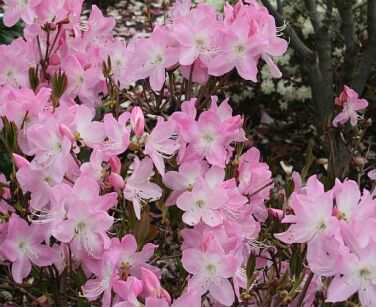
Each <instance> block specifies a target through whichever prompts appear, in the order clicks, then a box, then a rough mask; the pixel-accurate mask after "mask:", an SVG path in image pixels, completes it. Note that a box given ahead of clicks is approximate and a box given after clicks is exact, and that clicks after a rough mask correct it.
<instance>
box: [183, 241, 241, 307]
mask: <svg viewBox="0 0 376 307" xmlns="http://www.w3.org/2000/svg"><path fill="white" fill-rule="evenodd" d="M182 263H183V267H184V269H185V270H187V271H188V273H190V274H193V277H192V278H191V279H190V280H189V281H188V289H189V290H190V291H197V292H198V293H199V294H201V295H203V294H204V293H205V292H206V291H209V293H210V294H211V295H212V296H213V297H214V298H215V299H216V300H217V301H218V302H220V303H221V304H223V305H225V306H231V305H232V304H233V302H234V298H235V295H234V290H233V288H232V286H231V283H230V282H229V280H228V278H230V277H233V276H234V275H235V272H236V269H237V267H238V261H237V259H236V258H235V257H234V256H232V255H226V254H225V252H224V250H223V249H222V248H221V247H220V246H219V245H218V244H217V243H216V242H215V240H212V241H211V242H210V243H209V245H208V248H207V250H206V251H201V250H197V249H193V248H189V249H186V250H184V251H183V257H182Z"/></svg>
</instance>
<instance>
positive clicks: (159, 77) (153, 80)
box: [132, 29, 179, 91]
mask: <svg viewBox="0 0 376 307" xmlns="http://www.w3.org/2000/svg"><path fill="white" fill-rule="evenodd" d="M169 45H171V43H170V39H169V37H168V34H167V33H165V32H164V31H163V30H162V29H156V30H154V31H153V33H152V34H151V35H150V38H148V39H145V40H141V41H140V42H139V43H138V44H137V47H136V58H135V60H134V61H133V63H132V66H133V67H135V69H136V72H135V74H136V76H137V79H145V78H147V77H149V81H150V86H151V88H152V89H153V90H154V91H160V90H161V89H162V86H163V83H164V82H165V78H166V77H165V74H166V72H165V70H166V69H167V68H169V67H172V66H173V65H175V64H176V63H177V61H178V55H179V51H178V49H177V48H175V47H171V46H169Z"/></svg>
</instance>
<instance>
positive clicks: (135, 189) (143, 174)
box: [123, 157, 162, 219]
mask: <svg viewBox="0 0 376 307" xmlns="http://www.w3.org/2000/svg"><path fill="white" fill-rule="evenodd" d="M133 163H134V166H133V173H132V175H131V176H129V177H128V178H127V179H126V182H125V188H124V191H123V193H124V197H125V198H126V199H128V200H130V201H132V203H133V209H134V212H135V214H136V217H137V218H138V219H140V218H141V206H142V203H143V202H144V203H145V202H147V201H154V200H157V199H159V198H160V197H161V196H162V189H161V188H160V187H159V186H158V185H157V184H155V183H152V182H150V181H149V178H150V176H151V175H152V174H153V162H152V160H151V159H150V158H148V157H146V158H144V159H143V160H142V161H140V160H139V159H138V158H135V159H134V161H133Z"/></svg>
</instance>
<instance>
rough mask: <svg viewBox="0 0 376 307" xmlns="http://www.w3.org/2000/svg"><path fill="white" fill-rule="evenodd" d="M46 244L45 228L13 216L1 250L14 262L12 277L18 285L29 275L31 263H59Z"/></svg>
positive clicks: (41, 264)
mask: <svg viewBox="0 0 376 307" xmlns="http://www.w3.org/2000/svg"><path fill="white" fill-rule="evenodd" d="M43 242H44V227H43V226H42V225H31V226H29V225H28V224H27V222H26V221H25V220H23V219H22V218H20V217H19V216H17V215H16V214H13V215H12V217H11V218H10V219H9V222H8V234H7V236H6V239H5V241H4V242H3V243H2V244H1V245H0V250H1V251H2V253H3V254H4V255H5V257H6V258H7V259H8V260H9V261H11V262H12V276H13V278H14V280H15V281H16V282H17V283H22V280H23V279H24V278H25V277H26V276H28V275H29V273H30V271H31V263H33V264H35V265H37V266H48V265H51V264H53V263H54V262H55V261H57V258H58V257H57V254H56V253H55V251H54V250H53V249H52V248H50V247H49V246H48V245H44V244H41V243H43Z"/></svg>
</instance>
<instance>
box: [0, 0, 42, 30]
mask: <svg viewBox="0 0 376 307" xmlns="http://www.w3.org/2000/svg"><path fill="white" fill-rule="evenodd" d="M41 1H42V0H26V1H25V0H4V3H5V5H6V10H5V13H4V24H5V25H6V26H7V27H12V26H14V25H15V24H16V23H17V21H18V20H19V19H20V18H22V20H23V21H24V22H25V23H27V24H32V23H33V22H34V18H35V17H36V14H35V10H34V8H35V7H36V6H37V5H38V4H39V3H40V2H41Z"/></svg>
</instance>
